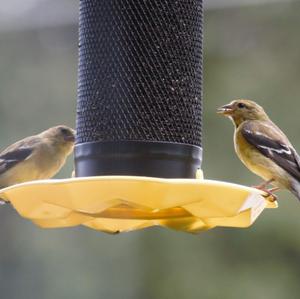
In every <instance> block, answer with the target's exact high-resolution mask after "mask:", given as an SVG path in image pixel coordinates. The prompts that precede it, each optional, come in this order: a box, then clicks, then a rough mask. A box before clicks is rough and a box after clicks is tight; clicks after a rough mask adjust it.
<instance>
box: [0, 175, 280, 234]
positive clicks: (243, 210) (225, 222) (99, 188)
mask: <svg viewBox="0 0 300 299" xmlns="http://www.w3.org/2000/svg"><path fill="white" fill-rule="evenodd" d="M0 197H1V198H2V199H4V200H5V201H9V202H11V204H12V205H13V206H14V208H15V209H16V210H17V211H18V213H19V214H20V215H21V216H22V217H24V218H27V219H30V220H31V221H32V222H34V223H35V224H37V225H38V226H40V227H43V228H59V227H71V226H77V225H84V226H86V227H89V228H93V229H96V230H100V231H104V232H108V233H117V232H126V231H132V230H136V229H141V228H145V227H150V226H154V225H158V226H163V227H167V228H171V229H175V230H179V231H186V232H199V231H203V230H207V229H211V228H214V227H216V226H224V227H248V226H250V225H251V224H253V223H254V221H255V220H256V219H257V217H258V216H259V215H260V214H261V212H262V211H263V210H264V209H265V208H276V207H277V203H276V202H271V201H269V200H268V199H266V198H265V197H264V196H263V193H262V191H260V190H257V189H254V188H250V187H245V186H241V185H237V184H232V183H225V182H220V181H214V180H204V179H159V178H149V177H136V176H99V177H84V178H71V179H58V180H41V181H32V182H27V183H22V184H18V185H14V186H11V187H7V188H4V189H1V190H0Z"/></svg>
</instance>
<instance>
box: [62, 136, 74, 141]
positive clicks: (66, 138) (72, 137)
mask: <svg viewBox="0 0 300 299" xmlns="http://www.w3.org/2000/svg"><path fill="white" fill-rule="evenodd" d="M64 140H65V141H70V142H75V136H72V135H69V136H65V137H64Z"/></svg>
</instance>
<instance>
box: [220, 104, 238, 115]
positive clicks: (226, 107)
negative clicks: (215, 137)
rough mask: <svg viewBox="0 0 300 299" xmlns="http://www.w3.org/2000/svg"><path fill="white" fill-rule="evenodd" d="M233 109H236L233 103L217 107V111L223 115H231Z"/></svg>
mask: <svg viewBox="0 0 300 299" xmlns="http://www.w3.org/2000/svg"><path fill="white" fill-rule="evenodd" d="M233 110H234V108H233V106H232V105H231V104H227V105H224V106H222V107H219V108H218V109H217V113H218V114H223V115H231V114H232V113H233Z"/></svg>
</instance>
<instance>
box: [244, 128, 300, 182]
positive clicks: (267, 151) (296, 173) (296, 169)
mask: <svg viewBox="0 0 300 299" xmlns="http://www.w3.org/2000/svg"><path fill="white" fill-rule="evenodd" d="M242 135H243V137H244V138H245V139H246V140H247V141H248V142H249V143H250V144H251V145H253V146H254V147H255V148H256V149H257V150H258V151H259V152H260V153H262V154H263V155H264V156H266V157H268V158H270V159H271V160H272V161H273V162H275V163H276V164H277V165H278V166H280V167H281V168H282V169H284V170H285V171H286V172H288V173H289V174H290V175H291V176H293V177H294V178H295V179H297V180H299V181H300V158H299V155H298V154H297V152H296V151H295V149H294V148H292V147H291V146H289V145H287V144H285V143H283V142H281V141H280V140H274V139H271V138H269V137H267V136H265V135H263V134H258V133H256V132H255V131H254V132H253V131H252V130H250V128H247V126H245V127H244V128H243V129H242Z"/></svg>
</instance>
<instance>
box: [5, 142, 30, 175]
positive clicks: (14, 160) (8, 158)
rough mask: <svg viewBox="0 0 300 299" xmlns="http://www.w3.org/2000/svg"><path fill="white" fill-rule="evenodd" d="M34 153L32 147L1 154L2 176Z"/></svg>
mask: <svg viewBox="0 0 300 299" xmlns="http://www.w3.org/2000/svg"><path fill="white" fill-rule="evenodd" d="M32 152H33V148H31V147H23V148H22V147H20V148H16V149H15V150H12V151H8V152H5V153H3V154H2V155H1V154H0V174H3V173H4V172H5V171H7V170H8V169H10V168H12V167H13V166H15V165H16V164H18V163H19V162H21V161H24V160H26V159H27V158H28V157H29V156H30V155H31V154H32Z"/></svg>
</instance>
